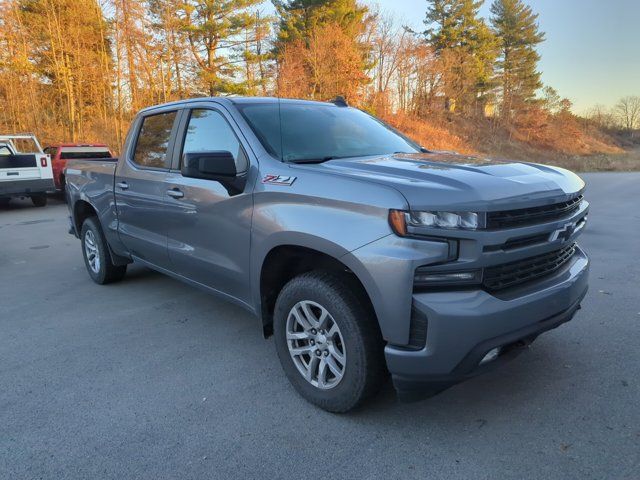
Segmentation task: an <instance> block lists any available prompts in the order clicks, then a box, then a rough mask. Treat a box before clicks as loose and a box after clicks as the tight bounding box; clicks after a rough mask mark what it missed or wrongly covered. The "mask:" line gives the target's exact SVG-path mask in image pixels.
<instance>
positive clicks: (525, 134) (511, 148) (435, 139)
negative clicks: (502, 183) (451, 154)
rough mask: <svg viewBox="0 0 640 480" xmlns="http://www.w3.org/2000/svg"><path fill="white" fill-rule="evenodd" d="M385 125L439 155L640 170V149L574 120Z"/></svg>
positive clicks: (393, 119)
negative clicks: (507, 126) (507, 125)
mask: <svg viewBox="0 0 640 480" xmlns="http://www.w3.org/2000/svg"><path fill="white" fill-rule="evenodd" d="M385 120H386V121H387V122H389V123H390V124H391V125H393V126H394V127H396V128H397V129H398V130H400V131H402V132H403V133H405V134H406V135H408V136H409V137H410V138H412V139H414V140H415V141H417V142H418V143H420V144H421V145H424V146H425V147H428V148H431V149H434V150H451V151H456V152H459V153H465V154H480V155H486V156H489V157H494V158H505V159H511V160H517V161H526V162H534V163H544V164H548V165H556V166H559V167H563V168H568V169H570V170H574V171H578V172H585V171H634V170H640V146H639V145H637V144H636V145H633V144H631V143H629V142H624V141H621V138H618V137H616V136H614V135H610V134H608V133H605V132H602V131H600V130H598V129H596V128H595V127H592V126H589V127H584V126H583V125H581V124H580V122H579V121H578V119H576V118H575V117H573V116H565V117H562V116H558V117H552V116H549V115H544V114H540V115H532V116H530V117H528V118H526V119H524V120H523V121H522V122H521V123H520V124H519V125H517V126H514V127H512V128H511V129H505V128H503V127H501V126H499V125H498V124H497V123H496V122H493V121H491V120H488V119H480V120H477V119H476V120H469V119H463V118H459V117H455V116H454V117H441V118H433V119H429V120H425V119H419V118H415V117H410V116H408V115H404V114H396V115H390V116H387V117H386V118H385Z"/></svg>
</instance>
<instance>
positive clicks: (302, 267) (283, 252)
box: [254, 239, 379, 338]
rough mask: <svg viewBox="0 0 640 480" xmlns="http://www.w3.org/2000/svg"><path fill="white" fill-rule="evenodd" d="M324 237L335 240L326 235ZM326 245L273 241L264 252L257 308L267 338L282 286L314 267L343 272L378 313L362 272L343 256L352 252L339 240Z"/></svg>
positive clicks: (346, 278) (366, 302)
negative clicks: (352, 266) (339, 242)
mask: <svg viewBox="0 0 640 480" xmlns="http://www.w3.org/2000/svg"><path fill="white" fill-rule="evenodd" d="M314 240H316V239H314ZM320 240H322V241H324V242H327V243H329V244H331V242H328V241H326V240H324V239H320ZM314 243H315V242H314ZM325 247H326V248H318V245H317V244H316V245H314V246H311V245H309V244H308V243H307V244H301V242H297V243H282V244H278V245H273V246H272V247H271V248H270V249H268V250H267V251H266V252H265V254H264V255H263V257H262V260H261V262H260V267H259V269H258V272H257V275H256V276H255V278H256V279H257V282H256V283H257V285H256V287H257V288H256V289H255V290H254V291H257V295H256V296H257V298H256V299H255V301H256V305H257V308H256V311H257V312H259V316H260V318H261V320H262V328H263V333H264V336H265V338H266V337H269V336H270V335H271V334H272V333H273V311H274V307H275V302H276V299H277V297H278V294H279V293H280V291H281V290H282V288H283V287H284V286H285V285H286V283H287V282H288V281H289V280H291V279H292V278H294V277H296V276H298V275H301V274H303V273H306V272H310V271H313V270H325V271H331V272H333V273H336V274H338V275H340V276H341V277H342V278H344V279H345V280H346V281H347V282H349V283H350V284H351V286H352V288H353V289H354V290H355V291H356V292H357V293H358V295H359V296H360V297H361V298H362V300H363V302H365V304H366V305H367V307H370V308H371V309H372V312H373V313H374V314H375V308H374V305H373V302H372V299H371V296H370V294H369V292H368V291H367V288H366V287H365V285H364V284H363V282H362V281H361V280H360V278H359V277H358V275H356V273H354V271H353V270H352V269H351V268H350V267H349V266H348V265H347V264H345V263H344V262H343V261H342V260H341V257H343V256H344V255H345V254H346V253H348V252H346V251H345V250H344V249H343V248H342V247H340V246H339V245H335V244H331V245H328V246H325ZM378 327H379V325H378Z"/></svg>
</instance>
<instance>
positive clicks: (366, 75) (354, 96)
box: [0, 0, 640, 169]
mask: <svg viewBox="0 0 640 480" xmlns="http://www.w3.org/2000/svg"><path fill="white" fill-rule="evenodd" d="M482 4H483V1H481V0H480V1H478V0H425V2H424V11H423V12H416V13H417V14H419V15H420V16H421V17H423V18H424V28H423V29H422V30H421V31H412V30H409V29H408V28H406V27H404V26H403V25H402V24H400V23H398V22H397V21H396V20H395V19H394V18H392V17H390V16H389V15H385V14H381V13H379V12H378V11H376V10H375V9H374V8H372V7H370V6H367V5H368V4H367V5H365V4H364V3H360V2H358V1H357V0H273V2H272V3H267V2H265V1H261V0H182V1H173V0H144V1H136V0H100V1H98V0H0V132H22V131H34V132H35V133H37V134H38V135H39V136H40V137H41V138H42V139H43V140H44V141H45V142H50V141H101V142H107V143H109V144H110V145H113V146H114V148H115V149H116V150H117V149H118V148H119V145H120V144H121V143H122V140H123V137H124V135H125V134H126V130H127V128H128V124H129V121H130V119H131V118H132V116H133V115H134V114H135V112H136V111H138V110H139V109H140V108H143V107H145V106H148V105H153V104H157V103H162V102H167V101H171V100H176V99H182V98H188V97H196V96H209V95H270V96H271V95H273V96H276V95H279V96H282V97H295V98H311V99H318V100H329V99H332V98H334V97H336V96H338V95H341V96H343V97H345V98H346V99H347V100H348V102H349V103H350V104H352V105H354V106H358V107H359V108H362V109H365V110H367V111H369V112H372V113H374V114H376V115H378V116H380V117H382V118H384V119H385V120H387V121H388V122H390V123H391V124H393V125H394V126H396V127H398V128H399V129H401V130H403V131H404V132H406V133H407V134H408V135H410V136H412V137H414V138H415V139H416V140H418V141H419V142H420V143H422V144H423V145H425V146H427V147H430V148H435V149H447V150H457V151H462V152H469V153H482V154H490V155H496V156H510V157H516V158H519V159H529V160H538V161H547V162H550V163H558V164H563V165H567V166H570V167H572V168H576V169H629V168H637V167H638V166H639V164H640V160H639V159H638V157H637V156H636V154H635V153H629V151H631V152H634V151H636V152H637V150H634V148H637V147H634V146H635V143H634V142H636V141H640V140H638V137H640V134H638V133H637V129H638V128H640V98H638V97H627V98H624V99H621V100H620V103H619V104H618V105H615V106H611V108H605V107H594V109H593V111H592V112H591V113H590V114H589V115H587V116H586V117H578V116H576V115H575V114H574V113H573V112H572V108H571V107H572V106H571V102H570V101H569V100H567V99H563V98H560V97H559V96H558V94H557V92H556V91H555V90H554V89H553V86H549V85H543V84H542V82H541V74H540V71H539V69H538V68H539V67H538V63H539V59H540V58H539V55H538V53H537V46H538V45H539V44H540V43H541V42H544V41H545V35H544V32H543V30H544V25H540V24H539V22H538V18H537V15H536V13H535V12H534V11H533V10H532V9H531V8H530V7H529V6H528V5H527V4H526V3H524V2H523V1H522V0H494V1H493V3H492V4H491V15H490V17H489V18H488V19H485V18H482V17H481V16H480V15H479V9H480V7H481V5H482ZM634 133H635V135H634Z"/></svg>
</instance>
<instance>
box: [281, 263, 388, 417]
mask: <svg viewBox="0 0 640 480" xmlns="http://www.w3.org/2000/svg"><path fill="white" fill-rule="evenodd" d="M356 292H358V288H357V287H355V286H354V285H353V281H352V280H351V279H349V278H346V276H343V275H338V274H334V273H330V272H323V271H314V272H309V273H305V274H302V275H300V276H298V277H296V278H294V279H293V280H291V281H290V282H289V283H287V284H286V285H285V286H284V288H283V289H282V291H281V292H280V294H279V296H278V299H277V301H276V306H275V312H274V325H273V327H274V336H275V343H276V349H277V352H278V357H279V358H280V363H281V365H282V368H283V369H284V372H285V374H286V375H287V377H288V378H289V381H290V382H291V383H292V384H293V386H294V387H295V389H296V390H297V391H298V393H299V394H300V395H302V397H304V398H305V399H306V400H308V401H309V402H311V403H313V404H315V405H317V406H319V407H320V408H322V409H324V410H327V411H329V412H334V413H344V412H347V411H349V410H351V409H353V408H355V407H357V406H359V405H360V404H362V402H364V401H365V400H366V399H367V398H369V397H370V396H372V395H373V394H375V393H376V392H377V391H378V390H379V388H380V386H381V385H382V383H383V381H384V380H385V378H386V376H387V371H386V366H385V362H384V344H383V341H382V337H381V335H380V330H379V328H378V323H377V319H376V318H375V314H374V312H373V308H372V307H371V306H370V305H369V302H368V299H364V298H362V296H361V295H358V294H357V293H356ZM304 301H310V302H314V303H316V304H318V305H320V306H322V307H323V308H324V309H326V310H327V312H328V313H329V314H330V315H331V317H333V318H332V321H333V322H335V324H337V326H338V327H339V329H340V332H341V335H342V338H343V339H344V350H345V352H346V362H345V365H344V367H343V368H344V370H343V376H342V378H341V380H340V381H339V382H338V383H337V385H335V386H334V387H332V388H330V389H320V388H319V387H318V386H315V385H312V383H310V382H309V381H308V380H306V379H305V378H304V377H303V374H302V373H301V372H300V371H299V370H298V367H296V364H295V363H294V360H293V359H292V356H291V354H290V353H289V346H288V343H289V342H288V341H287V319H288V317H289V314H290V312H291V310H292V309H293V307H294V306H295V305H297V304H299V302H304ZM313 348H315V347H313ZM316 353H319V352H316ZM310 357H311V355H310V356H309V358H310ZM305 358H306V357H305ZM309 361H310V360H309Z"/></svg>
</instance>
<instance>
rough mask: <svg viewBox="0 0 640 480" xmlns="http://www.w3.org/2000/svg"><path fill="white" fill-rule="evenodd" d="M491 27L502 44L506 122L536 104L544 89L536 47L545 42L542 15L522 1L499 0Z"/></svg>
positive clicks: (500, 60)
mask: <svg viewBox="0 0 640 480" xmlns="http://www.w3.org/2000/svg"><path fill="white" fill-rule="evenodd" d="M491 13H492V15H493V16H492V17H491V25H492V26H493V30H494V33H495V35H496V36H497V37H498V38H499V41H500V54H499V57H498V62H497V65H496V74H497V75H496V78H497V83H498V85H499V90H500V95H501V97H502V109H501V111H502V115H503V118H504V119H506V120H509V119H511V118H512V117H513V116H514V115H517V114H518V112H520V111H522V110H523V109H525V108H526V107H527V105H528V104H531V102H533V101H534V99H535V95H536V91H537V90H538V89H539V88H541V87H542V82H541V80H540V72H539V71H538V70H537V64H538V61H539V60H540V55H538V52H537V51H536V46H537V45H538V44H539V43H541V42H542V41H544V33H543V32H541V31H540V28H539V26H538V23H537V19H538V15H537V14H535V13H533V11H532V10H531V7H529V6H528V5H526V4H525V3H524V2H522V1H521V0H495V1H494V2H493V4H492V5H491Z"/></svg>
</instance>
